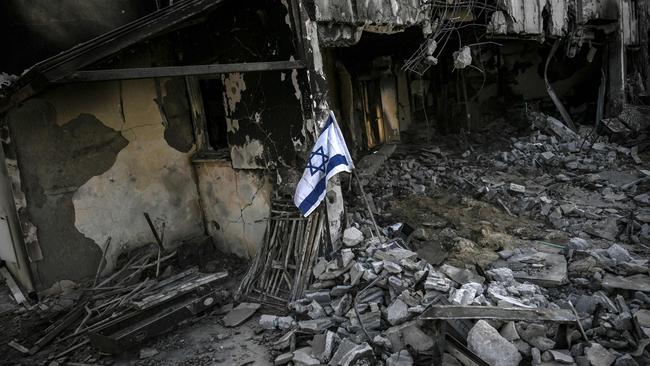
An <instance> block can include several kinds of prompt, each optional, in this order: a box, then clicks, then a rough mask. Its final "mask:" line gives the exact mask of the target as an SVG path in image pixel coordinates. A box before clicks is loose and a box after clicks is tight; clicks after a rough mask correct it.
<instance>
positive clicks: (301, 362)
mask: <svg viewBox="0 0 650 366" xmlns="http://www.w3.org/2000/svg"><path fill="white" fill-rule="evenodd" d="M292 361H293V364H294V365H295V366H320V361H318V360H317V359H316V358H314V357H312V356H311V347H304V348H300V349H297V350H295V351H294V352H293V359H292Z"/></svg>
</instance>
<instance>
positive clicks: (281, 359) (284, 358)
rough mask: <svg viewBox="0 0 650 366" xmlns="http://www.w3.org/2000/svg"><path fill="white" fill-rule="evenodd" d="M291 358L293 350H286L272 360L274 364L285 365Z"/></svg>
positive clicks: (276, 365) (277, 365) (275, 365)
mask: <svg viewBox="0 0 650 366" xmlns="http://www.w3.org/2000/svg"><path fill="white" fill-rule="evenodd" d="M291 360H293V352H287V353H283V354H281V355H279V356H278V357H276V358H275V360H274V361H273V365H274V366H280V365H286V364H288V363H289V362H291Z"/></svg>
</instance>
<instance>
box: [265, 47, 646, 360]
mask: <svg viewBox="0 0 650 366" xmlns="http://www.w3.org/2000/svg"><path fill="white" fill-rule="evenodd" d="M463 52H465V51H463ZM461 53H462V52H459V53H457V54H456V55H454V59H455V61H457V62H460V61H463V60H464V59H463V55H462V54H461ZM462 59H463V60H462ZM468 62H469V63H471V53H470V59H469V60H468ZM469 63H468V64H469ZM459 66H460V65H459ZM458 68H461V67H458ZM527 117H528V118H529V120H530V121H531V122H532V124H533V125H534V126H535V127H536V128H537V129H538V130H537V131H535V132H533V133H532V134H530V135H528V136H523V137H519V138H511V139H510V140H508V141H507V142H508V143H507V144H503V146H501V149H500V150H501V151H493V150H494V149H489V150H480V148H476V147H475V146H474V144H469V145H472V146H471V147H470V146H468V144H467V142H464V143H460V144H458V145H461V146H462V147H461V148H455V147H454V148H450V149H448V150H445V149H443V148H442V147H440V148H431V147H423V146H415V145H413V146H411V145H406V144H404V145H399V146H397V147H395V146H394V145H392V148H391V151H390V153H391V154H390V156H381V157H380V158H377V157H376V158H374V159H369V160H372V161H373V163H372V164H370V163H368V164H367V165H368V167H371V169H370V168H369V169H368V170H366V171H365V172H364V174H363V181H362V182H361V184H362V185H363V186H364V189H365V191H366V192H368V195H369V196H371V197H372V198H373V200H372V201H373V202H372V205H371V211H372V212H373V215H375V217H374V219H375V220H376V221H375V222H377V223H378V224H380V227H379V230H375V228H374V224H373V220H372V219H371V217H370V216H369V214H368V210H367V209H366V205H365V200H363V199H361V198H362V196H361V192H360V191H353V192H352V193H353V194H352V196H353V197H352V199H351V202H349V206H350V207H349V210H348V211H347V213H346V215H347V216H346V220H345V221H346V222H347V223H348V228H347V229H346V230H345V231H344V233H343V238H342V242H343V248H342V249H338V250H334V252H333V253H324V252H323V253H321V254H322V255H323V257H320V258H315V260H314V266H313V271H312V272H313V275H314V279H313V282H312V283H311V285H310V286H309V287H308V288H309V290H308V291H306V292H305V293H304V294H303V295H302V296H303V299H300V300H298V301H296V302H295V303H292V306H291V310H292V311H293V314H292V316H293V317H294V318H295V319H298V321H297V324H296V325H295V326H294V327H293V328H292V329H290V330H289V332H288V333H287V334H289V333H290V332H292V331H296V330H298V331H299V333H300V332H303V333H301V336H300V337H296V338H295V342H296V344H295V345H294V347H297V348H298V349H299V350H300V349H303V348H301V347H311V349H310V353H309V354H308V355H309V357H310V358H313V359H316V360H318V361H319V362H321V363H328V364H330V365H349V364H353V363H356V364H373V363H375V362H376V363H379V364H385V365H412V364H424V363H428V364H431V363H432V362H433V364H448V365H456V364H462V362H461V361H462V355H460V354H458V353H453V352H452V351H450V350H449V349H446V350H439V349H437V346H438V345H441V344H444V342H440V341H441V334H439V333H437V331H438V329H436V328H435V327H434V326H433V325H432V324H431V322H430V321H425V319H429V320H432V319H433V318H427V316H430V313H431V311H432V310H433V309H436V310H439V313H441V314H443V313H444V312H445V311H447V312H448V313H449V314H460V315H458V316H456V315H450V316H449V317H448V318H444V317H443V318H435V319H436V321H438V322H447V324H445V327H447V328H449V327H452V328H454V330H455V331H456V332H459V333H460V334H461V335H462V336H464V337H466V340H467V344H468V347H469V349H470V350H471V351H472V352H474V353H475V354H476V355H478V356H479V357H480V358H482V359H483V360H484V361H485V362H487V363H488V364H490V365H518V364H519V363H522V364H534V365H572V364H577V365H604V364H607V365H610V364H614V362H617V364H621V365H626V364H628V363H629V364H631V363H630V362H635V360H634V359H633V358H632V359H630V357H626V356H627V353H628V352H632V350H634V349H636V347H637V345H638V342H639V341H640V337H642V336H645V335H644V332H648V329H649V327H648V312H649V311H650V294H649V293H650V287H649V286H650V277H649V276H648V273H649V272H648V269H649V267H648V261H647V260H645V259H643V257H640V255H641V254H642V253H644V252H643V249H641V246H638V245H636V244H643V245H647V244H649V243H650V223H648V221H650V212H648V208H647V206H648V204H647V203H645V198H644V196H643V195H644V194H645V192H646V191H644V190H643V188H645V187H647V186H646V184H647V183H646V181H645V180H643V179H645V177H646V174H645V173H639V171H638V167H637V165H636V163H635V162H634V161H633V159H632V158H631V157H630V154H629V152H627V153H626V151H627V150H629V148H628V147H625V146H622V145H618V144H616V143H613V142H605V141H602V140H601V141H596V143H595V144H594V143H587V145H589V147H588V148H587V147H583V146H581V145H582V142H583V140H584V137H585V136H586V134H585V133H584V131H573V130H571V129H569V128H568V127H566V126H565V125H564V124H563V123H561V122H560V121H558V120H556V119H554V118H552V117H549V116H546V115H543V114H540V113H529V115H527ZM474 138H476V139H479V138H480V137H474ZM501 140H503V139H501ZM477 145H480V144H477ZM504 147H505V149H504ZM626 149H627V150H626ZM640 154H641V155H642V156H643V153H641V152H640ZM373 155H377V154H373ZM374 160H381V161H382V162H384V161H385V163H383V164H382V163H376V162H374ZM630 164H634V165H633V166H634V168H633V169H634V174H627V173H623V172H622V171H621V170H620V169H619V168H621V167H629V166H630ZM640 179H641V181H639V180H640ZM648 182H650V180H648ZM626 185H627V186H626ZM624 186H625V188H623V187H624ZM353 187H354V185H353ZM353 189H354V188H353ZM432 192H436V193H432ZM440 196H443V198H440ZM447 196H449V197H447ZM635 198H636V199H635ZM649 202H650V201H649ZM377 231H379V232H380V233H381V234H382V235H383V236H382V237H376V233H377ZM335 248H336V246H335ZM328 250H329V249H328ZM432 253H433V254H432ZM610 289H611V290H626V291H621V292H620V293H617V292H611V293H610V292H607V291H605V290H610ZM616 295H618V296H616ZM574 307H575V309H576V310H575V311H576V312H577V313H578V314H579V319H580V321H579V323H580V327H577V324H576V320H575V319H576V316H575V315H574V312H573V310H572V309H573V308H574ZM485 308H488V309H497V310H499V311H498V312H497V311H484V310H483V309H485ZM451 309H454V311H457V313H450V312H451ZM466 309H475V310H474V311H468V310H466ZM427 311H428V313H427ZM459 312H460V313H459ZM477 313H479V315H478V316H477V317H469V315H468V314H477ZM524 313H525V314H524ZM490 314H491V315H490ZM513 314H518V315H517V316H514V315H513ZM477 318H478V319H479V320H478V321H477V322H476V323H475V324H474V326H473V327H472V325H471V323H470V321H472V320H474V319H477ZM269 321H270V320H269ZM488 321H489V323H488ZM271 324H272V327H273V329H278V328H280V327H279V326H278V325H275V323H271ZM285 324H287V325H288V324H290V321H289V320H287V322H286V323H285ZM555 324H568V325H569V326H568V328H567V327H559V326H556V325H555ZM270 327H271V326H265V328H270ZM497 329H499V331H498V330H497ZM565 330H566V331H567V334H564V333H562V332H561V331H565ZM639 332H641V333H640V334H638V333H639ZM585 338H588V339H589V341H587V340H586V339H585ZM567 341H568V343H567ZM290 347H291V346H290V345H286V344H285V348H283V349H280V350H279V351H280V352H285V351H287V349H288V348H290ZM440 351H442V352H440ZM444 351H447V352H448V353H445V352H444ZM454 352H459V351H457V350H455V351H454ZM443 355H444V356H443ZM453 356H458V357H459V358H458V359H456V358H454V357H453ZM432 357H433V358H434V359H433V360H432ZM436 357H438V358H436ZM644 357H645V356H644ZM294 358H295V356H294ZM298 358H299V359H301V361H300V362H303V363H308V362H313V361H312V360H310V358H308V357H304V355H299V357H298ZM294 362H295V361H294Z"/></svg>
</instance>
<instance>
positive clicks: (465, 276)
mask: <svg viewBox="0 0 650 366" xmlns="http://www.w3.org/2000/svg"><path fill="white" fill-rule="evenodd" d="M440 272H442V273H444V274H445V275H446V276H447V277H449V278H451V279H452V280H453V281H454V282H456V283H458V284H461V285H464V284H466V283H469V282H476V283H480V284H482V283H483V282H485V278H483V277H481V276H479V274H478V273H476V272H474V271H471V270H469V269H465V268H458V267H454V266H450V265H448V264H443V265H442V266H441V267H440Z"/></svg>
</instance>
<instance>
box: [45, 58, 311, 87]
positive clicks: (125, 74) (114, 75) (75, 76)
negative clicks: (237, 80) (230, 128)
mask: <svg viewBox="0 0 650 366" xmlns="http://www.w3.org/2000/svg"><path fill="white" fill-rule="evenodd" d="M305 65H306V64H305V62H303V61H300V60H294V61H262V62H242V63H232V64H210V65H189V66H161V67H134V68H130V69H107V70H88V71H76V72H73V73H71V74H70V75H68V76H67V77H65V78H62V79H59V80H57V81H56V82H57V83H69V82H86V81H104V80H129V79H149V78H161V77H174V76H199V75H216V74H228V73H232V72H255V71H274V70H293V69H304V68H305V67H306V66H305Z"/></svg>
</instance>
